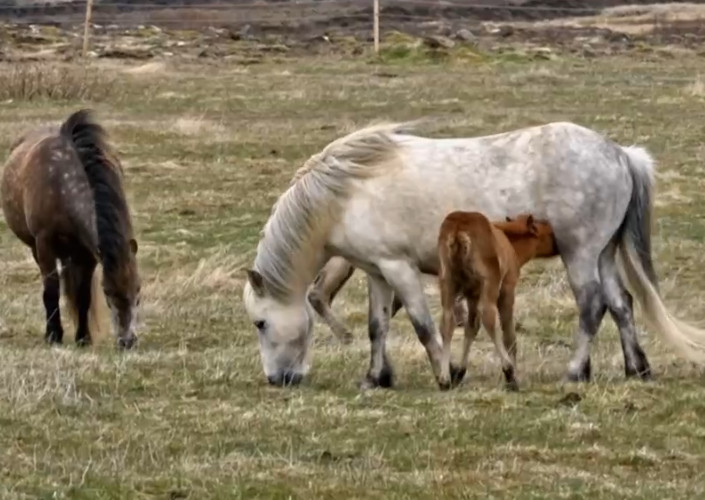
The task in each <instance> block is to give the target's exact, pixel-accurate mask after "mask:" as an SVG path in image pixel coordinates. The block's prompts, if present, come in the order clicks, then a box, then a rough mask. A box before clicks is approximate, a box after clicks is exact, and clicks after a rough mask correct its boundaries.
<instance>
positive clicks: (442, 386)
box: [438, 380, 451, 391]
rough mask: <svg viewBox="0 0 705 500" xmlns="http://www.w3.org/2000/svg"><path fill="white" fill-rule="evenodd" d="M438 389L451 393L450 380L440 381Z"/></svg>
mask: <svg viewBox="0 0 705 500" xmlns="http://www.w3.org/2000/svg"><path fill="white" fill-rule="evenodd" d="M438 388H439V389H440V390H441V391H449V390H450V388H451V384H450V380H439V381H438Z"/></svg>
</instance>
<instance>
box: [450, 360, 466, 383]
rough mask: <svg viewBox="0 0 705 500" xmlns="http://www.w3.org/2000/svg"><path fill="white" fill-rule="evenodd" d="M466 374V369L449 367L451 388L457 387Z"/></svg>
mask: <svg viewBox="0 0 705 500" xmlns="http://www.w3.org/2000/svg"><path fill="white" fill-rule="evenodd" d="M466 373H467V369H466V368H460V367H459V366H454V365H450V384H451V386H452V387H457V386H459V385H460V383H461V382H462V381H463V379H464V378H465V374H466Z"/></svg>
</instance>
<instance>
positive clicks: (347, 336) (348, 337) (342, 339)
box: [338, 332, 354, 345]
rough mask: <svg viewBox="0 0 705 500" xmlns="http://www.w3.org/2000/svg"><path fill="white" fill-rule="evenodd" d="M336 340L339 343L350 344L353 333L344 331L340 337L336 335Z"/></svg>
mask: <svg viewBox="0 0 705 500" xmlns="http://www.w3.org/2000/svg"><path fill="white" fill-rule="evenodd" d="M338 340H340V343H341V344H343V345H350V344H352V343H353V340H354V338H353V334H352V333H350V332H345V333H344V334H342V335H341V336H340V337H338Z"/></svg>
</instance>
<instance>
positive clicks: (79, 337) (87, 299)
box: [73, 262, 96, 346]
mask: <svg viewBox="0 0 705 500" xmlns="http://www.w3.org/2000/svg"><path fill="white" fill-rule="evenodd" d="M73 265H74V266H76V267H75V268H74V272H75V274H74V276H75V278H76V280H77V282H76V285H77V286H76V308H77V309H78V311H77V312H78V325H77V327H76V344H77V345H79V346H85V345H90V343H91V332H90V329H89V328H88V311H89V310H90V308H91V285H92V283H93V273H94V272H95V268H96V263H95V262H88V263H82V264H81V265H78V264H73Z"/></svg>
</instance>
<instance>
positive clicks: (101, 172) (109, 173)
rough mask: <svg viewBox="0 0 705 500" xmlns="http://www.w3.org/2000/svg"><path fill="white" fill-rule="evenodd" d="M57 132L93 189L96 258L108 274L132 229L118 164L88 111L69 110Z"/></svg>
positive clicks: (101, 128) (104, 136)
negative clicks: (75, 155) (75, 157)
mask: <svg viewBox="0 0 705 500" xmlns="http://www.w3.org/2000/svg"><path fill="white" fill-rule="evenodd" d="M59 133H60V135H61V136H62V137H63V138H65V139H66V140H68V141H69V142H70V143H71V144H72V146H73V148H74V150H75V151H76V154H77V155H78V157H79V160H80V161H81V165H82V166H83V169H84V171H85V172H86V176H87V177H88V182H89V183H90V185H91V188H92V189H93V198H94V202H95V213H96V223H97V232H98V247H99V252H100V259H101V262H102V264H103V269H104V272H106V273H110V272H111V271H112V270H113V269H115V267H116V266H117V265H118V263H119V262H120V260H121V258H122V257H123V256H121V255H119V254H120V252H123V251H124V250H125V249H126V248H128V246H127V241H126V239H125V238H126V235H128V234H131V232H132V231H131V229H132V226H131V221H130V218H129V211H128V208H127V202H126V201H125V195H124V192H123V189H122V167H121V166H120V162H119V161H118V160H117V156H116V155H115V154H114V153H113V151H112V148H111V147H110V145H109V144H108V140H107V133H106V132H105V129H103V127H102V126H101V125H100V124H99V123H98V122H97V121H96V120H95V118H94V116H93V112H92V111H91V110H88V109H82V110H80V111H77V112H75V113H73V114H72V115H71V116H69V117H68V119H67V120H66V121H65V122H64V123H63V125H61V129H60V131H59Z"/></svg>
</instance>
